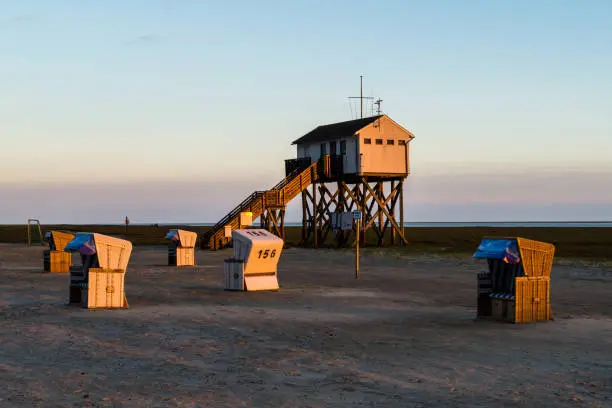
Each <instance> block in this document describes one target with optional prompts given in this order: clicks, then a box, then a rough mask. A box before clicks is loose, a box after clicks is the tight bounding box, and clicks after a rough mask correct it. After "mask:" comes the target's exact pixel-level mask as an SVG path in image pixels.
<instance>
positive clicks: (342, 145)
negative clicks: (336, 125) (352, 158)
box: [340, 140, 346, 156]
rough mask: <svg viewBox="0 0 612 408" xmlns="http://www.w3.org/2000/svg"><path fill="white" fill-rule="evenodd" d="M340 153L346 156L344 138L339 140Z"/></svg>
mask: <svg viewBox="0 0 612 408" xmlns="http://www.w3.org/2000/svg"><path fill="white" fill-rule="evenodd" d="M340 155H341V156H346V140H341V141H340Z"/></svg>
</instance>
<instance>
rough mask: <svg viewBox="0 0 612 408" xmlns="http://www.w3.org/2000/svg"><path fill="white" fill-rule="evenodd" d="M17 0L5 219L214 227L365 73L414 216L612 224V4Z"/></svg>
mask: <svg viewBox="0 0 612 408" xmlns="http://www.w3.org/2000/svg"><path fill="white" fill-rule="evenodd" d="M6 3H7V4H3V6H2V8H0V78H1V81H0V84H1V85H2V92H0V138H1V141H2V147H1V149H0V191H1V193H0V194H2V196H3V198H2V200H0V223H9V222H10V223H19V222H23V220H24V219H25V218H27V217H33V216H34V217H39V218H41V221H43V222H120V220H121V217H123V216H124V215H126V214H127V215H129V216H130V218H131V219H132V220H133V221H134V222H139V221H141V222H155V221H158V222H164V221H168V222H173V221H176V222H189V221H191V222H214V221H216V218H218V217H219V216H220V215H222V214H223V213H225V212H226V211H228V210H229V209H230V207H232V206H233V205H234V204H235V201H236V200H238V201H240V200H241V198H243V197H244V196H246V195H248V194H249V193H250V192H251V191H253V190H255V189H258V190H260V189H264V188H267V187H270V186H272V185H274V184H275V183H276V181H278V180H279V179H280V178H281V177H282V176H283V170H284V169H283V160H284V159H286V158H290V157H293V156H294V155H295V151H294V147H293V146H291V145H290V142H291V141H292V140H294V139H296V138H297V137H299V136H301V135H302V134H304V133H306V132H308V131H309V130H311V129H312V128H313V127H316V126H317V125H319V124H324V123H330V122H335V121H341V120H347V119H350V118H351V106H350V105H349V102H348V100H347V96H352V95H356V94H357V93H358V91H359V89H358V86H359V75H364V76H365V85H364V88H365V92H366V94H367V95H373V96H376V97H381V98H382V99H383V100H384V102H383V110H384V111H385V113H387V114H389V115H390V116H391V117H392V118H393V119H394V120H396V121H397V122H399V123H400V124H402V125H403V126H404V127H406V128H408V129H409V130H411V131H412V132H413V133H415V134H416V136H417V139H415V141H414V142H413V145H412V168H413V174H412V175H411V176H410V177H409V179H408V180H407V182H406V183H407V184H406V188H407V191H409V193H410V196H409V198H408V199H407V203H406V209H407V212H406V218H407V220H411V221H453V220H474V221H478V220H492V219H504V220H525V219H544V220H550V219H559V220H562V219H570V220H576V219H577V220H590V219H598V220H601V219H607V220H612V210H611V208H612V193H610V188H609V187H607V186H606V187H604V185H605V184H606V182H607V183H608V184H611V183H610V182H609V180H612V164H611V163H610V162H611V160H610V158H612V137H611V136H612V75H610V72H612V2H609V1H596V0H591V1H585V2H578V1H563V0H557V1H547V0H541V1H537V2H531V1H464V2H458V1H428V2H424V1H418V2H417V1H414V2H410V1H385V2H378V3H377V2H371V1H308V2H306V1H302V2H297V1H296V2H282V1H274V2H272V1H259V2H251V1H249V2H247V1H235V2H231V3H230V2H218V1H215V2H212V1H195V0H194V1H186V0H183V1H180V0H177V1H170V0H167V1H154V0H150V1H144V0H140V1H136V0H132V1H119V0H108V1H104V2H94V1H88V2H84V1H76V0H74V1H68V0H53V1H51V0H44V1H43V0H39V1H33V0H21V1H19V2H6ZM353 108H354V107H353ZM208 191H216V192H217V193H215V194H214V195H213V194H211V193H209V192H208ZM49 197H53V198H54V200H53V201H52V202H49V201H50V200H49ZM77 207H78V208H77ZM294 207H295V208H294ZM299 214H300V212H299V211H298V210H297V207H296V206H295V205H293V206H292V207H291V208H290V217H291V218H293V219H296V220H297V219H298V218H299Z"/></svg>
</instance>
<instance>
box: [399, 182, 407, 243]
mask: <svg viewBox="0 0 612 408" xmlns="http://www.w3.org/2000/svg"><path fill="white" fill-rule="evenodd" d="M397 187H398V188H399V200H400V204H399V205H400V208H399V210H400V225H401V228H402V230H401V236H402V238H403V240H402V245H404V243H405V242H406V236H405V235H404V179H402V180H400V182H399V185H398V186H397Z"/></svg>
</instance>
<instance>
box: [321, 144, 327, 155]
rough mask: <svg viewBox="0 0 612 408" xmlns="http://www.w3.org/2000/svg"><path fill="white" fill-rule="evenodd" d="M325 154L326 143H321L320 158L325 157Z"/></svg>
mask: <svg viewBox="0 0 612 408" xmlns="http://www.w3.org/2000/svg"><path fill="white" fill-rule="evenodd" d="M326 154H327V143H321V156H325V155H326Z"/></svg>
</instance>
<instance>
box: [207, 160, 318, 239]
mask: <svg viewBox="0 0 612 408" xmlns="http://www.w3.org/2000/svg"><path fill="white" fill-rule="evenodd" d="M323 159H324V160H317V161H315V162H313V163H311V162H310V160H308V163H307V162H306V161H305V160H302V161H300V162H298V165H297V166H296V167H295V168H294V170H292V171H291V173H290V174H289V175H288V176H287V177H285V178H283V179H282V180H281V181H280V182H279V183H278V184H276V185H275V186H274V187H272V189H271V190H267V191H255V192H254V193H252V194H250V195H249V196H248V197H247V198H245V199H244V200H243V201H242V202H241V203H240V204H238V205H237V206H236V207H234V208H233V209H232V211H230V212H229V213H228V214H227V215H226V216H225V217H223V218H222V219H221V220H220V221H219V222H218V223H216V224H215V225H214V226H213V227H211V228H210V229H209V230H207V231H206V232H205V233H204V234H202V240H201V244H202V247H205V246H207V245H208V246H210V245H211V240H212V239H213V238H214V239H215V241H218V240H222V239H223V238H224V234H225V232H224V231H223V228H224V227H225V226H226V225H232V228H236V227H237V225H235V224H237V223H236V220H237V219H238V217H239V216H240V213H241V212H243V211H247V210H249V209H250V210H251V211H253V218H257V217H258V216H260V215H261V214H263V212H264V211H265V209H266V208H267V207H284V206H285V205H286V204H287V203H288V202H289V201H291V200H292V199H293V198H294V197H295V196H296V195H298V194H299V193H301V192H302V191H304V189H306V188H307V187H308V186H309V185H310V184H312V182H313V181H314V179H316V178H318V177H319V172H320V171H321V170H323V169H322V167H323V168H325V169H327V168H328V167H329V163H328V161H329V158H328V157H325V158H323ZM258 200H261V203H258ZM222 233H223V235H221V234H222ZM217 235H219V237H217ZM212 245H213V246H214V245H215V242H213V243H212Z"/></svg>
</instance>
